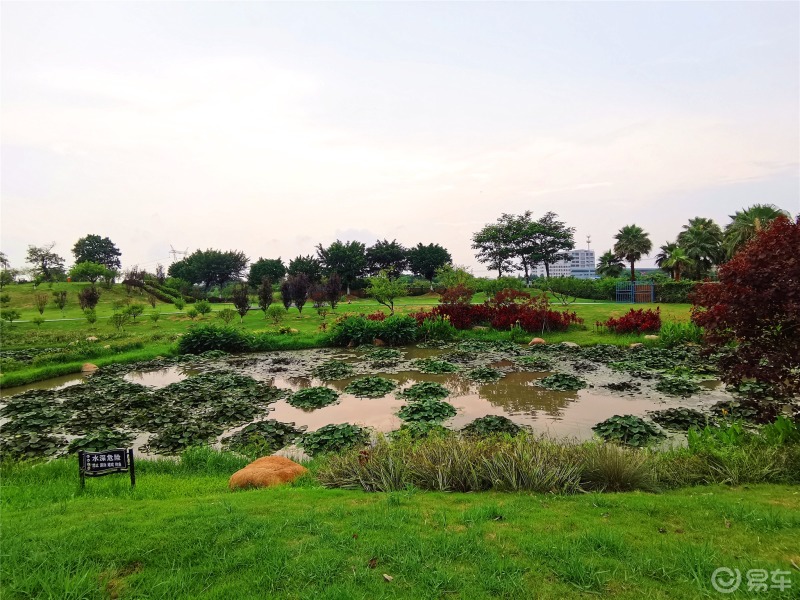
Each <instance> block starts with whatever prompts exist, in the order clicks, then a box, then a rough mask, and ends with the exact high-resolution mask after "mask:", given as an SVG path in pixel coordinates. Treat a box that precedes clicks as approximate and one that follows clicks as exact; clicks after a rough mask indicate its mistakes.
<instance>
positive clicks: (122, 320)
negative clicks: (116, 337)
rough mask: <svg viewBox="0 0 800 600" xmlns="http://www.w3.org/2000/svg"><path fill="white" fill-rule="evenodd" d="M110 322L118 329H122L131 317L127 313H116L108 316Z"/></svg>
mask: <svg viewBox="0 0 800 600" xmlns="http://www.w3.org/2000/svg"><path fill="white" fill-rule="evenodd" d="M108 322H109V323H110V324H111V325H112V326H113V327H114V328H115V329H116V330H117V331H122V329H123V328H124V327H125V325H127V324H128V323H129V322H130V317H129V316H128V314H127V313H124V312H121V313H114V314H113V315H111V316H110V317H109V318H108Z"/></svg>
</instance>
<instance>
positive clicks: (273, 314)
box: [266, 304, 286, 325]
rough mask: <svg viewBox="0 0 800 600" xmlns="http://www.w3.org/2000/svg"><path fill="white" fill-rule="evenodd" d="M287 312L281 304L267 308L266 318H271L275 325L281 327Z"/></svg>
mask: <svg viewBox="0 0 800 600" xmlns="http://www.w3.org/2000/svg"><path fill="white" fill-rule="evenodd" d="M285 312H286V311H285V310H284V309H282V308H281V307H280V305H279V304H273V305H271V306H270V307H269V308H267V313H266V316H267V317H269V318H270V320H271V321H272V322H273V324H275V325H280V323H281V321H283V316H284V314H285Z"/></svg>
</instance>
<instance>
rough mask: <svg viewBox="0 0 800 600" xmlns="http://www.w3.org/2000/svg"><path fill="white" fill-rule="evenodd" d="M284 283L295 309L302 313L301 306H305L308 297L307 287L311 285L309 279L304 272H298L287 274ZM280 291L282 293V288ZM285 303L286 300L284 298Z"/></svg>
mask: <svg viewBox="0 0 800 600" xmlns="http://www.w3.org/2000/svg"><path fill="white" fill-rule="evenodd" d="M286 283H287V284H288V286H287V287H288V291H289V297H290V298H291V301H292V302H293V303H294V305H295V306H296V307H297V311H298V312H300V313H302V312H303V306H305V303H306V300H307V299H308V289H309V288H310V287H311V281H310V280H309V278H308V276H307V275H306V274H305V273H299V274H297V275H289V277H287V278H286ZM281 293H283V289H281ZM285 303H286V300H284V304H285Z"/></svg>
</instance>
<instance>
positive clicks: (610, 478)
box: [581, 444, 653, 492]
mask: <svg viewBox="0 0 800 600" xmlns="http://www.w3.org/2000/svg"><path fill="white" fill-rule="evenodd" d="M647 458H648V455H647V453H646V452H644V451H641V450H634V449H630V448H625V447H621V446H616V445H614V444H592V445H590V446H587V447H586V449H585V452H584V454H583V461H582V462H583V468H582V470H581V484H582V486H583V487H584V488H585V489H588V490H595V491H600V492H627V491H631V490H638V489H647V488H650V487H652V486H653V481H652V476H651V472H650V470H649V469H648V466H647Z"/></svg>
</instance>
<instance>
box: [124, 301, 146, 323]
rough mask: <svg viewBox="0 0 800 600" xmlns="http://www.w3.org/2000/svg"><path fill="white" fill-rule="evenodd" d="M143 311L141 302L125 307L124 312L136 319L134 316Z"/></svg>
mask: <svg viewBox="0 0 800 600" xmlns="http://www.w3.org/2000/svg"><path fill="white" fill-rule="evenodd" d="M143 312H144V306H142V305H141V304H137V303H134V304H131V305H130V306H129V307H128V308H126V309H125V311H124V314H126V315H128V316H130V317H132V318H133V320H134V321H136V317H138V316H139V315H140V314H142V313H143Z"/></svg>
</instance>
